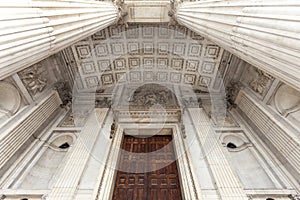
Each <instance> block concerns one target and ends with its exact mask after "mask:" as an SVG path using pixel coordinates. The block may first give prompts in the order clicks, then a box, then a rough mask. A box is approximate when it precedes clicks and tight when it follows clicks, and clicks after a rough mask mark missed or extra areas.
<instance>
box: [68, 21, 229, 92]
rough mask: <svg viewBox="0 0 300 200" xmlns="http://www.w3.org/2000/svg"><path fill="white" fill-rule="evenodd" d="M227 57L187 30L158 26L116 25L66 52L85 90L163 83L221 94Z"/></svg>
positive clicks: (76, 44) (217, 47)
mask: <svg viewBox="0 0 300 200" xmlns="http://www.w3.org/2000/svg"><path fill="white" fill-rule="evenodd" d="M223 53H224V50H223V49H222V48H220V47H219V46H217V45H216V44H214V43H212V42H210V41H208V40H206V39H205V38H203V37H201V36H200V35H197V34H196V33H194V32H192V31H190V30H188V29H187V28H185V27H181V26H176V27H168V26H167V25H157V24H130V25H129V28H128V29H125V27H123V26H118V27H116V26H111V27H108V28H106V29H104V30H101V31H99V32H97V33H96V34H94V35H92V36H91V37H88V38H86V39H84V40H82V41H80V42H77V43H75V44H73V45H72V46H70V47H69V48H67V49H65V50H64V55H65V56H66V57H67V58H66V60H67V62H69V63H67V64H68V65H69V66H72V71H73V73H74V75H73V76H74V77H76V76H77V77H79V78H80V80H79V81H77V83H78V87H79V88H80V89H92V88H99V87H100V88H102V87H104V88H105V87H110V86H113V85H115V84H116V83H118V84H124V83H128V82H132V83H150V82H155V83H159V82H162V83H168V84H187V85H191V86H193V87H194V88H198V89H201V90H207V89H214V90H217V89H218V88H219V87H220V82H219V81H216V77H217V74H218V68H219V65H220V63H223V62H222V55H223ZM223 59H226V58H223Z"/></svg>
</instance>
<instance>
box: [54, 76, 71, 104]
mask: <svg viewBox="0 0 300 200" xmlns="http://www.w3.org/2000/svg"><path fill="white" fill-rule="evenodd" d="M54 89H56V90H57V92H58V94H59V97H60V99H61V101H62V106H63V107H66V106H67V107H69V106H70V105H71V103H72V92H71V88H70V86H69V84H68V83H67V82H66V81H59V82H57V83H56V84H55V85H54Z"/></svg>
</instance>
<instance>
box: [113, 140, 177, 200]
mask: <svg viewBox="0 0 300 200" xmlns="http://www.w3.org/2000/svg"><path fill="white" fill-rule="evenodd" d="M171 141H172V136H152V137H148V138H138V137H132V136H126V135H125V136H124V140H123V144H122V151H121V156H120V162H119V168H118V172H117V178H116V183H115V188H114V193H113V200H169V199H170V200H180V199H182V197H181V191H180V184H179V178H178V171H177V165H176V161H175V155H174V149H173V145H172V142H171Z"/></svg>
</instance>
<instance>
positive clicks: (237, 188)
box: [188, 108, 248, 200]
mask: <svg viewBox="0 0 300 200" xmlns="http://www.w3.org/2000/svg"><path fill="white" fill-rule="evenodd" d="M188 112H189V114H190V116H191V119H192V123H193V124H194V127H195V129H196V133H197V139H198V141H199V143H200V145H201V146H202V149H203V155H204V156H205V157H206V159H207V162H208V164H209V166H210V168H211V173H212V175H213V176H214V180H215V184H216V187H217V189H218V192H219V195H220V199H222V200H248V198H247V196H246V193H245V192H244V190H243V188H242V186H241V183H240V181H239V179H238V177H237V176H236V175H235V173H234V171H233V170H232V168H231V166H230V163H229V162H228V160H227V159H226V156H225V154H224V152H223V151H222V146H221V143H220V141H219V139H218V137H217V135H216V133H215V131H214V130H213V127H212V124H211V122H210V121H209V118H208V116H207V115H206V114H205V112H204V111H203V109H201V108H189V109H188Z"/></svg>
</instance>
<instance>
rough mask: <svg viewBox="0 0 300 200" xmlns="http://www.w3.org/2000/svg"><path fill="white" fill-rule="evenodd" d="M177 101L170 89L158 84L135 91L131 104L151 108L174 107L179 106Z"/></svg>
mask: <svg viewBox="0 0 300 200" xmlns="http://www.w3.org/2000/svg"><path fill="white" fill-rule="evenodd" d="M173 97H174V98H173ZM175 99H176V97H175V95H174V94H173V93H172V92H171V91H170V90H169V89H168V88H166V87H163V86H160V85H158V84H146V85H144V86H142V87H140V88H138V89H137V90H135V91H134V93H133V95H132V97H131V98H130V99H129V103H130V105H131V106H142V107H151V106H153V105H155V104H159V105H162V106H164V107H172V106H177V102H176V100H175Z"/></svg>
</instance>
